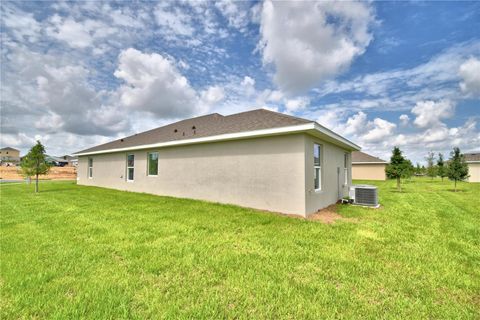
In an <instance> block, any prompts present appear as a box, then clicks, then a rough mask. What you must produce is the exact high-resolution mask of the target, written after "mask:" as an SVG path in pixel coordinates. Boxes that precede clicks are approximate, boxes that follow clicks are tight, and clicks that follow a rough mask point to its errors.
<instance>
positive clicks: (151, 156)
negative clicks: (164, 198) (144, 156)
mask: <svg viewBox="0 0 480 320" xmlns="http://www.w3.org/2000/svg"><path fill="white" fill-rule="evenodd" d="M148 175H149V176H156V175H158V152H149V153H148Z"/></svg>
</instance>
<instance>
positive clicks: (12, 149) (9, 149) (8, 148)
mask: <svg viewBox="0 0 480 320" xmlns="http://www.w3.org/2000/svg"><path fill="white" fill-rule="evenodd" d="M0 150H1V151H18V152H20V150H17V149H14V148H10V147H5V148H2V149H0Z"/></svg>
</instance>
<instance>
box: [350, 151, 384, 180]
mask: <svg viewBox="0 0 480 320" xmlns="http://www.w3.org/2000/svg"><path fill="white" fill-rule="evenodd" d="M387 164H388V162H387V161H385V160H382V159H380V158H377V157H374V156H371V155H369V154H367V153H364V152H361V151H354V152H352V179H355V180H386V179H387V175H386V174H385V167H386V166H387Z"/></svg>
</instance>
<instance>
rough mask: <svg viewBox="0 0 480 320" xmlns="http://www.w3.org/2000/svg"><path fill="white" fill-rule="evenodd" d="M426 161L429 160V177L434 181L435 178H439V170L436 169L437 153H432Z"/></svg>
mask: <svg viewBox="0 0 480 320" xmlns="http://www.w3.org/2000/svg"><path fill="white" fill-rule="evenodd" d="M425 160H427V176H429V177H430V178H432V180H433V178H435V177H436V176H437V168H435V153H433V152H431V151H430V152H429V153H428V155H427V157H426V158H425Z"/></svg>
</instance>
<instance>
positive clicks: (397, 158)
mask: <svg viewBox="0 0 480 320" xmlns="http://www.w3.org/2000/svg"><path fill="white" fill-rule="evenodd" d="M425 160H426V161H427V167H425V166H422V167H420V164H418V163H417V166H416V167H414V166H413V164H412V162H411V161H410V160H408V159H407V158H406V157H404V156H403V153H402V151H401V150H400V148H399V147H394V148H393V150H392V156H391V158H390V163H389V164H388V165H387V167H386V168H385V173H386V175H387V177H388V178H389V179H396V180H397V190H398V191H402V185H401V179H408V178H410V177H411V176H412V175H414V174H415V175H426V176H428V177H430V178H431V179H433V178H435V177H441V178H442V181H443V179H444V178H448V179H450V180H452V181H454V191H455V192H456V191H457V182H458V181H465V180H466V179H467V178H468V177H469V175H468V165H467V163H466V162H465V157H464V155H463V154H462V153H461V152H460V149H459V148H457V147H455V148H453V150H452V151H451V152H450V159H449V160H448V161H445V160H444V158H443V154H441V153H439V154H438V157H437V156H435V153H433V152H429V153H428V155H427V157H426V158H425Z"/></svg>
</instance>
